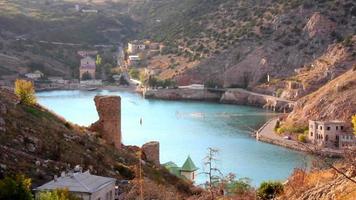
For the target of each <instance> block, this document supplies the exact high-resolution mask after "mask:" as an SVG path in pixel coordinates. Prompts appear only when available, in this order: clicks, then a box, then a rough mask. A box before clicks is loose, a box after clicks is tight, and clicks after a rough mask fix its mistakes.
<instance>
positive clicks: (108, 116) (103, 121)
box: [90, 96, 121, 149]
mask: <svg viewBox="0 0 356 200" xmlns="http://www.w3.org/2000/svg"><path fill="white" fill-rule="evenodd" d="M94 101H95V106H96V110H97V111H98V114H99V120H98V121H97V122H95V123H94V124H92V125H91V126H90V130H92V131H96V132H99V133H100V134H101V135H102V137H103V139H104V140H105V141H106V142H107V143H108V144H113V145H114V146H115V147H116V148H117V149H120V148H121V98H120V97H119V96H96V97H95V98H94Z"/></svg>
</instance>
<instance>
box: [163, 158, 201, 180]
mask: <svg viewBox="0 0 356 200" xmlns="http://www.w3.org/2000/svg"><path fill="white" fill-rule="evenodd" d="M163 166H164V167H165V168H166V169H167V170H168V171H169V172H170V173H171V174H173V175H176V176H177V177H180V178H185V179H187V180H189V181H192V182H194V180H195V178H196V174H195V172H196V171H197V170H198V169H199V168H197V167H196V166H195V164H194V162H193V160H192V159H191V158H190V156H188V158H187V159H186V160H185V162H184V164H183V166H182V167H178V166H177V164H175V163H174V162H172V161H170V162H167V163H165V164H163Z"/></svg>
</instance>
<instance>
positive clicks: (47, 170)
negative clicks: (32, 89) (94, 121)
mask: <svg viewBox="0 0 356 200" xmlns="http://www.w3.org/2000/svg"><path fill="white" fill-rule="evenodd" d="M137 149H138V147H124V148H123V149H122V150H120V151H118V150H116V149H115V148H114V147H113V146H111V145H107V144H106V143H105V142H104V140H103V139H101V136H100V135H98V134H96V133H93V132H90V131H88V130H87V129H86V128H85V127H78V126H76V125H73V124H71V123H69V122H66V121H65V120H64V119H62V118H60V117H58V116H56V115H55V114H54V113H51V112H49V111H48V110H46V109H44V108H42V107H41V106H39V105H35V106H26V105H22V104H19V100H18V99H17V97H16V96H15V95H14V94H13V93H12V92H10V91H8V90H6V89H1V90H0V177H3V176H5V175H7V174H13V173H23V174H26V175H27V176H30V177H31V178H32V180H33V186H37V185H39V184H43V183H44V182H46V181H49V180H50V179H53V176H54V175H58V174H60V173H61V171H66V170H68V169H70V168H73V167H74V166H75V165H78V164H79V165H81V166H82V167H83V168H84V169H89V170H91V172H92V173H94V174H99V175H105V176H110V177H115V178H118V179H125V180H133V181H132V182H131V183H130V185H129V186H128V187H129V188H128V191H127V192H128V193H129V194H131V195H132V194H136V193H135V192H137V191H135V190H136V189H137V187H136V186H135V180H136V179H135V177H136V174H137V171H136V169H137V165H138V159H137V157H136V156H135V153H136V151H137ZM143 174H144V177H145V183H144V187H145V185H147V188H157V189H150V190H145V194H147V196H148V197H152V198H155V199H162V198H161V197H162V195H165V196H168V197H170V196H172V198H173V197H176V196H177V195H178V196H181V198H185V197H187V196H189V195H191V194H192V193H193V191H192V186H191V185H190V184H188V183H186V182H184V181H182V180H180V179H178V178H177V177H175V176H173V175H171V174H170V173H169V172H167V171H166V170H164V169H160V168H156V167H153V165H152V164H151V163H149V162H144V163H143ZM130 188H131V189H130ZM159 188H161V189H159ZM145 196H146V195H145Z"/></svg>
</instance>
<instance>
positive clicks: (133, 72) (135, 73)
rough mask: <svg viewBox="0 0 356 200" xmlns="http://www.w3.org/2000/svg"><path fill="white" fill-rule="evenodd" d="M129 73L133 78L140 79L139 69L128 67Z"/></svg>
mask: <svg viewBox="0 0 356 200" xmlns="http://www.w3.org/2000/svg"><path fill="white" fill-rule="evenodd" d="M129 75H130V77H131V78H133V79H136V80H138V79H140V71H138V70H137V69H130V71H129Z"/></svg>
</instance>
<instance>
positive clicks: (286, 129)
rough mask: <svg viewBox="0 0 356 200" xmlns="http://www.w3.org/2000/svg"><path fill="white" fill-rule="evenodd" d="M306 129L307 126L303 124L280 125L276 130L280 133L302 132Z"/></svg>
mask: <svg viewBox="0 0 356 200" xmlns="http://www.w3.org/2000/svg"><path fill="white" fill-rule="evenodd" d="M307 130H308V126H304V125H282V126H281V127H280V128H279V129H278V130H277V132H278V133H280V134H282V133H304V132H305V131H307Z"/></svg>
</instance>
